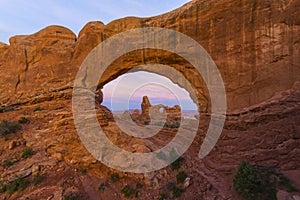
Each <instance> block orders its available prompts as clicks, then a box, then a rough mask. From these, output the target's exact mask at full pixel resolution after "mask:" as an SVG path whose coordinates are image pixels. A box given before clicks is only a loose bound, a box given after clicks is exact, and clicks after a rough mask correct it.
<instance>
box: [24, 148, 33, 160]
mask: <svg viewBox="0 0 300 200" xmlns="http://www.w3.org/2000/svg"><path fill="white" fill-rule="evenodd" d="M33 153H34V152H33V150H32V149H31V148H29V147H28V148H25V149H24V150H23V152H22V153H21V158H23V159H26V158H29V157H30V156H32V155H33Z"/></svg>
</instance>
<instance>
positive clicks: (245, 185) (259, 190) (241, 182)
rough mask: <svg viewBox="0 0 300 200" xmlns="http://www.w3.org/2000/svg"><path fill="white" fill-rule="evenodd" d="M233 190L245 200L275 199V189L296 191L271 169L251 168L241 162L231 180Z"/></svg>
mask: <svg viewBox="0 0 300 200" xmlns="http://www.w3.org/2000/svg"><path fill="white" fill-rule="evenodd" d="M233 186H234V189H235V190H236V191H237V192H238V193H239V194H240V195H241V196H242V197H244V198H245V199H247V200H268V199H276V193H277V188H283V189H285V190H287V191H295V190H296V189H295V188H294V187H293V186H292V185H291V184H290V182H289V180H288V179H287V178H286V177H284V176H283V174H281V173H279V172H276V171H275V169H274V168H272V167H253V166H251V165H249V164H248V163H246V162H245V161H243V162H242V163H241V164H240V166H239V168H238V171H237V173H236V175H235V177H234V179H233Z"/></svg>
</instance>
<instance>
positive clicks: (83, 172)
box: [79, 169, 87, 174]
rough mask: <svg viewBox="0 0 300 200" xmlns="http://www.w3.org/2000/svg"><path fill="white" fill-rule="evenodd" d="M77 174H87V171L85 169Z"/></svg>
mask: <svg viewBox="0 0 300 200" xmlns="http://www.w3.org/2000/svg"><path fill="white" fill-rule="evenodd" d="M79 172H80V173H81V174H86V173H87V170H86V169H80V170H79Z"/></svg>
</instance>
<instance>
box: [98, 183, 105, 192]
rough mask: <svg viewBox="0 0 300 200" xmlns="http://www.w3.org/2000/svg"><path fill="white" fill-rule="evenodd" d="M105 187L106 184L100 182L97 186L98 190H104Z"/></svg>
mask: <svg viewBox="0 0 300 200" xmlns="http://www.w3.org/2000/svg"><path fill="white" fill-rule="evenodd" d="M105 189H106V184H105V183H101V184H100V185H99V187H98V190H99V191H104V190H105Z"/></svg>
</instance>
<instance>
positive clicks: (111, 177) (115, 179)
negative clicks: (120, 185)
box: [110, 173, 119, 183]
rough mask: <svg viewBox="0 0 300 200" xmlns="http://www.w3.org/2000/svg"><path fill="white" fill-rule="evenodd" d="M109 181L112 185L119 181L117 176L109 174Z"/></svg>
mask: <svg viewBox="0 0 300 200" xmlns="http://www.w3.org/2000/svg"><path fill="white" fill-rule="evenodd" d="M110 180H111V181H112V182H113V183H114V182H117V181H118V180H119V174H115V173H114V174H111V175H110Z"/></svg>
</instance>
